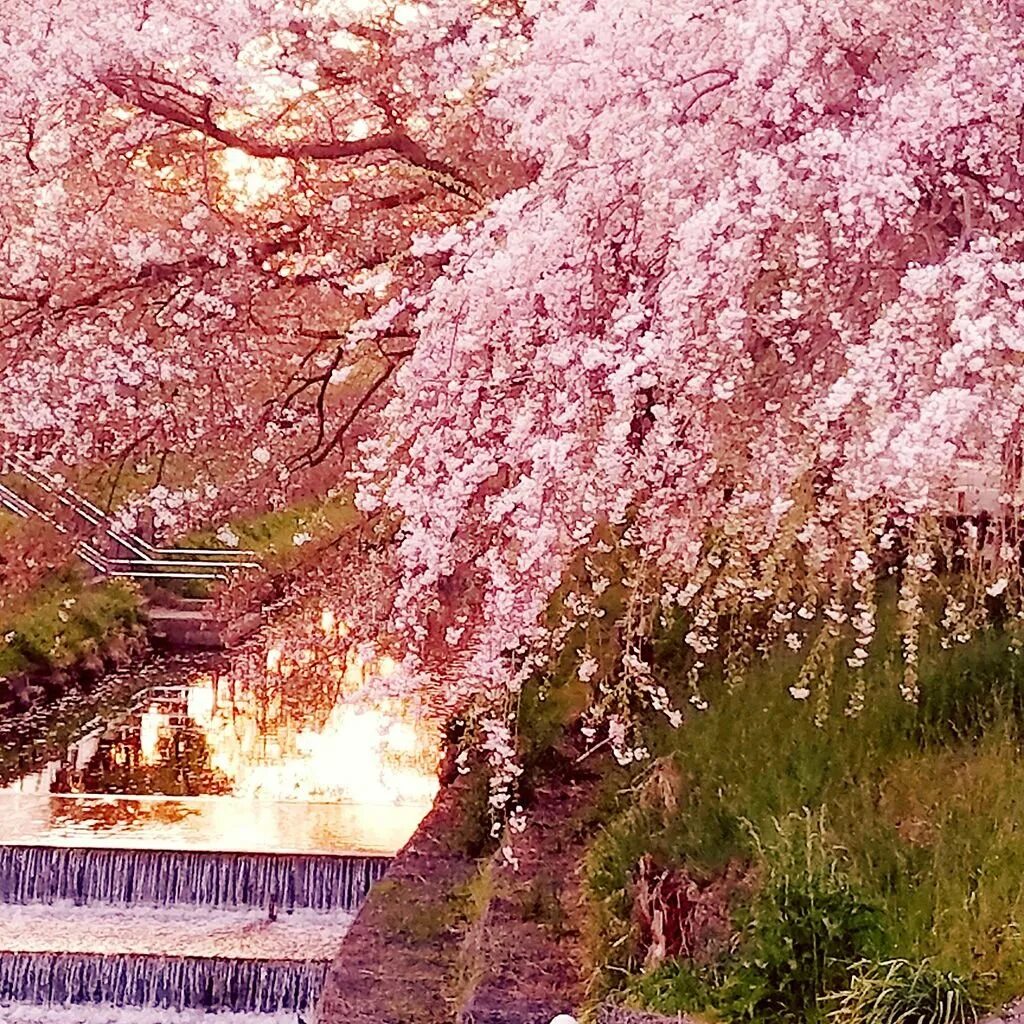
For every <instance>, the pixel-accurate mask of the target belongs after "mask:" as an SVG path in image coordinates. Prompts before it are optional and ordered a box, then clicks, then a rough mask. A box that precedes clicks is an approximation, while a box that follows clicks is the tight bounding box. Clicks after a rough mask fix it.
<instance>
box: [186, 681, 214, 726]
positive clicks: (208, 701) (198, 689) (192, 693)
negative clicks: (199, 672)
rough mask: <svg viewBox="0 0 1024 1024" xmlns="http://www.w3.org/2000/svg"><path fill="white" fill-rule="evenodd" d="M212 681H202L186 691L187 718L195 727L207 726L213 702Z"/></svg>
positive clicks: (210, 717)
mask: <svg viewBox="0 0 1024 1024" xmlns="http://www.w3.org/2000/svg"><path fill="white" fill-rule="evenodd" d="M215 699H216V698H215V694H214V691H213V680H212V679H209V678H205V679H203V680H202V681H201V682H199V683H197V684H195V685H194V686H190V687H189V690H188V716H189V718H191V719H192V721H194V722H195V723H196V724H197V725H199V726H205V725H209V723H210V720H211V719H212V718H213V708H214V702H215Z"/></svg>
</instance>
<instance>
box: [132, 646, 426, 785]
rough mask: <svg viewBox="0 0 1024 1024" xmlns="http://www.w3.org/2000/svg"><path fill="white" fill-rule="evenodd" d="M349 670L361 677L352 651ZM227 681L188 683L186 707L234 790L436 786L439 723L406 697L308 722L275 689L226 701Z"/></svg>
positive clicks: (344, 708)
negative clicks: (221, 684)
mask: <svg viewBox="0 0 1024 1024" xmlns="http://www.w3.org/2000/svg"><path fill="white" fill-rule="evenodd" d="M287 667H288V666H287V665H284V666H282V668H287ZM349 671H353V672H355V673H357V674H358V677H359V679H360V682H361V678H362V666H361V665H360V663H359V659H358V657H356V656H350V659H349V664H348V666H347V669H346V676H345V678H346V679H348V673H349ZM282 674H283V673H282ZM223 689H224V688H223V687H219V688H218V699H217V700H216V701H214V700H213V699H212V695H213V689H212V687H211V685H210V680H201V681H199V682H197V683H196V684H195V685H194V686H193V687H191V688H190V690H189V693H188V706H189V708H190V714H191V709H192V708H193V707H195V708H196V709H197V710H199V711H200V713H201V716H203V717H202V720H200V719H199V718H196V717H195V716H192V717H193V721H195V724H196V725H197V726H199V727H200V728H201V729H202V731H203V733H204V735H205V737H206V743H207V748H208V750H209V753H210V764H211V767H213V768H214V769H216V770H217V771H219V772H222V773H223V774H224V775H226V776H227V777H228V778H229V779H231V780H232V782H233V791H234V793H235V794H236V795H238V796H245V797H249V798H253V799H260V798H261V799H272V800H342V801H351V802H357V803H379V804H405V803H415V804H427V803H430V802H431V801H432V800H433V798H434V796H435V795H436V793H437V789H438V780H437V765H438V762H439V760H440V751H441V738H440V731H439V729H438V728H437V726H436V724H435V723H433V722H431V721H429V720H427V719H425V718H422V717H419V716H417V715H416V714H415V713H414V711H413V710H412V708H411V707H410V706H409V704H408V703H407V702H404V701H400V700H384V701H376V702H370V701H360V700H359V699H358V698H356V699H355V700H350V701H342V702H339V703H338V704H336V705H335V706H334V707H333V708H332V709H331V710H330V712H329V713H328V714H327V717H326V719H325V720H324V721H323V723H322V724H318V725H315V726H313V725H310V724H308V718H306V717H305V716H302V715H301V713H299V717H296V716H295V714H294V713H292V712H289V710H288V709H287V707H286V705H285V703H284V702H283V701H282V699H281V694H280V693H279V692H274V693H272V694H270V695H267V694H260V695H257V694H256V693H253V692H252V691H250V690H247V689H243V690H241V691H240V692H237V693H235V694H234V695H233V697H232V699H231V700H229V701H224V700H221V699H219V694H220V693H221V692H222V691H223ZM159 717H161V718H163V716H159ZM157 724H158V723H157ZM150 728H151V729H152V726H150Z"/></svg>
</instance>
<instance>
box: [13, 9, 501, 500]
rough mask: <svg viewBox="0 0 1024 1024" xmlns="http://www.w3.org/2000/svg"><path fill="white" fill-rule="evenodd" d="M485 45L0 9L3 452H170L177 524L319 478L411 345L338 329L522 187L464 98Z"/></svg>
mask: <svg viewBox="0 0 1024 1024" xmlns="http://www.w3.org/2000/svg"><path fill="white" fill-rule="evenodd" d="M499 15H500V16H501V17H500V18H499V17H498V16H499ZM488 25H499V26H501V28H502V31H503V32H505V33H506V34H507V35H508V37H509V39H510V40H512V39H514V38H515V35H516V32H517V28H516V25H517V22H516V19H515V18H514V17H511V20H510V17H509V16H508V15H507V12H503V11H502V9H501V7H500V4H499V5H497V6H496V7H495V8H494V9H493V10H492V9H491V8H490V7H488V5H486V4H485V5H475V4H455V5H449V4H445V5H440V6H439V7H438V8H437V9H434V10H431V9H429V8H422V9H418V8H412V7H410V6H408V5H403V4H400V3H384V2H382V3H365V2H362V3H352V4H346V3H341V2H338V3H326V2H323V3H318V4H307V3H295V4H277V3H272V2H269V0H239V2H237V3H236V2H233V0H232V2H231V3H227V4H220V3H217V4H208V3H193V2H188V0H169V2H163V0H161V2H151V0H138V2H136V3H129V4H123V3H113V2H104V0H93V2H89V3H83V4H78V3H75V4H58V5H56V6H54V5H52V4H37V3H30V2H21V3H17V4H15V5H14V7H13V9H10V10H8V9H5V22H4V28H3V35H2V36H0V51H2V56H3V58H4V60H3V70H2V71H0V79H2V81H0V84H2V86H3V90H2V91H3V93H4V99H3V101H2V103H0V177H2V181H3V184H4V200H3V203H2V206H0V226H2V229H3V231H2V236H0V238H2V242H0V265H2V266H3V270H4V281H5V284H4V286H3V288H0V378H2V382H3V391H4V395H3V404H4V409H5V415H4V418H3V422H2V424H0V454H2V453H3V451H4V449H5V448H6V449H8V450H13V451H18V452H22V453H26V452H27V453H29V454H31V455H32V456H33V457H36V458H41V459H43V460H45V461H50V462H56V463H58V464H61V465H63V464H75V463H78V464H82V463H84V464H90V463H95V462H100V463H102V464H104V465H108V464H110V463H114V464H115V465H127V466H128V468H129V471H130V469H131V467H132V466H133V465H135V464H140V465H141V464H149V465H150V466H154V467H162V466H163V465H164V462H165V460H166V458H167V457H168V456H172V457H173V456H183V455H184V456H188V457H189V459H188V461H187V462H186V463H185V470H184V475H185V477H186V479H187V482H188V491H189V496H190V498H191V499H192V500H190V501H188V502H184V503H181V504H184V505H187V506H188V507H189V508H190V509H191V510H192V511H193V512H202V511H204V510H205V509H208V508H209V507H210V505H211V503H213V502H217V501H219V503H220V504H221V505H222V506H224V505H228V506H230V505H231V504H232V503H235V504H240V505H241V504H244V503H245V502H246V501H247V500H251V499H250V498H249V496H250V495H252V494H253V493H254V492H258V493H260V494H262V495H263V497H264V499H266V498H267V497H268V496H271V495H273V496H276V497H277V498H278V499H279V500H284V499H285V498H286V497H287V496H288V495H289V494H291V493H293V492H294V490H295V489H296V488H298V489H301V490H305V491H313V492H316V491H323V490H324V489H326V487H327V486H329V485H330V483H331V482H332V479H333V481H336V480H337V478H338V477H339V476H340V474H341V470H340V469H339V466H341V465H344V452H343V451H342V450H341V449H342V448H343V446H344V442H345V441H346V440H347V439H348V435H349V434H355V433H358V428H359V427H360V425H361V423H362V422H363V421H364V420H365V419H366V417H367V415H368V414H370V413H372V411H373V409H374V408H375V406H376V403H377V401H378V399H379V393H380V392H381V391H382V389H383V387H384V385H385V384H386V383H387V382H388V381H389V380H390V378H391V377H392V375H393V373H394V371H395V369H396V367H397V366H398V365H399V364H400V362H401V361H402V360H403V359H405V358H406V357H407V356H408V354H409V353H410V351H411V341H412V339H411V335H410V334H409V332H408V329H407V327H406V326H405V325H403V324H402V323H401V322H396V323H394V324H393V325H392V326H391V328H390V329H389V330H387V331H380V332H377V331H371V330H363V331H359V330H358V329H356V328H357V325H358V324H359V323H360V322H362V321H363V320H365V319H367V318H368V317H370V316H371V315H372V314H373V313H374V312H375V311H376V309H377V307H378V306H380V305H381V304H382V303H383V302H386V301H387V300H388V299H389V298H390V297H391V296H392V294H393V293H395V292H398V291H400V290H401V288H402V287H404V286H405V284H406V283H407V282H408V281H409V280H414V281H417V282H418V281H421V280H422V279H423V277H424V276H425V275H429V274H431V273H432V272H433V271H432V270H431V268H430V266H429V265H424V261H423V260H421V259H419V258H418V257H416V256H414V255H413V254H412V253H411V251H410V246H411V240H412V238H413V236H414V234H416V233H417V232H428V233H436V232H440V231H443V230H444V229H445V228H446V227H447V226H448V225H450V224H452V223H458V222H460V221H462V220H464V219H465V218H466V217H468V216H472V215H474V214H475V213H476V212H477V211H478V210H480V209H481V208H482V207H483V206H484V204H485V203H486V201H487V199H488V197H489V196H491V195H492V194H495V192H497V191H501V190H502V189H503V188H505V187H507V184H508V183H509V182H512V181H515V180H516V175H517V174H520V173H521V172H520V171H519V170H518V169H517V167H516V165H515V164H514V162H512V161H509V160H508V159H507V158H506V157H505V156H504V151H503V149H502V147H501V145H500V140H499V139H498V138H496V137H494V136H493V135H489V134H488V128H489V124H490V122H482V121H479V122H478V121H477V120H475V119H474V117H473V116H472V111H473V110H474V104H473V101H472V99H471V98H467V96H466V94H467V93H469V92H471V91H472V90H473V89H474V88H478V86H477V79H479V78H480V77H481V76H482V74H483V73H484V72H485V71H486V66H485V65H486V61H484V60H483V59H482V57H481V56H480V55H481V54H482V53H484V51H487V53H488V55H489V57H488V59H492V58H493V59H497V54H496V51H495V52H491V51H492V50H494V47H492V46H490V43H491V42H494V41H495V40H494V39H492V36H493V35H494V33H493V32H492V31H491V30H490V29H488V28H487V26H488ZM474 33H475V34H476V35H478V36H479V39H477V38H475V36H474ZM455 51H457V52H458V53H459V54H461V57H462V59H460V60H459V61H458V62H457V63H456V62H455V61H454V56H453V53H454V52H455ZM474 55H476V57H474ZM474 59H476V60H478V62H479V63H480V67H479V68H478V69H474V67H473V66H472V64H471V63H467V61H472V60H474ZM446 60H447V61H448V64H450V67H449V68H448V70H444V68H445V61H446ZM424 66H431V67H433V68H434V70H435V71H436V73H435V74H433V75H431V76H430V80H429V84H428V83H427V81H426V80H425V78H424V76H423V73H422V68H423V67H424ZM456 77H457V78H458V81H456V80H455V78H456ZM172 462H173V458H172ZM318 467H322V469H320V471H319V473H316V472H313V470H315V469H317V468H318ZM296 470H301V471H302V472H301V473H297V472H295V471H296ZM179 475H182V473H179ZM197 477H198V478H199V480H200V483H201V482H202V481H203V480H205V485H200V486H196V484H197V480H196V478H197ZM257 481H258V483H257ZM156 482H157V483H159V484H164V483H171V484H172V485H173V483H174V481H173V480H172V479H171V478H170V474H168V479H165V478H164V477H163V476H161V475H160V474H158V475H157V480H156ZM254 485H255V486H254ZM182 486H184V484H182ZM172 489H173V487H172ZM161 493H163V492H162V491H161Z"/></svg>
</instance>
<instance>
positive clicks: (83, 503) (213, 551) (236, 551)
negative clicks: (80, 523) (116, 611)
mask: <svg viewBox="0 0 1024 1024" xmlns="http://www.w3.org/2000/svg"><path fill="white" fill-rule="evenodd" d="M10 457H11V459H12V460H14V461H15V462H17V463H19V464H20V466H21V468H20V469H19V470H18V472H20V473H21V475H22V476H25V477H27V478H28V479H29V480H31V481H32V482H33V483H34V484H36V486H38V487H41V488H43V490H45V491H48V492H49V493H50V494H53V495H54V496H55V497H56V498H57V500H58V501H60V502H62V503H63V504H64V505H67V506H68V507H69V508H71V509H72V511H75V512H76V513H77V514H78V515H80V516H81V517H82V518H83V519H85V520H86V521H87V522H90V523H92V525H93V526H97V527H98V526H100V525H102V524H104V523H112V520H111V518H110V516H109V515H108V513H106V512H104V511H103V509H101V508H99V506H97V505H95V504H94V503H93V502H91V501H90V500H89V499H88V498H86V497H83V496H82V495H81V494H79V493H78V492H77V491H76V490H75V489H74V488H73V487H70V486H69V485H67V484H61V483H60V482H59V481H58V480H57V479H56V478H55V477H53V476H51V475H50V474H49V473H47V472H46V471H45V470H42V469H40V468H39V467H38V466H34V465H32V464H31V463H30V462H29V461H28V460H27V459H26V458H25V457H24V456H23V455H19V454H17V453H14V454H13V455H11V456H10ZM40 477H42V479H40ZM51 485H52V486H51ZM56 487H61V488H62V490H61V492H60V493H58V492H57V491H56V490H55V488H56ZM64 495H67V496H69V497H71V498H73V499H74V500H75V501H76V502H78V505H79V507H78V508H75V507H74V506H73V505H72V504H71V503H70V502H69V501H68V500H67V499H66V498H65V497H64ZM87 513H91V515H90V514H87ZM95 517H98V518H95ZM112 529H114V530H115V532H117V533H121V531H119V530H117V528H116V527H112ZM107 532H108V533H109V532H110V530H108V531H107ZM123 537H127V538H128V539H130V540H131V541H132V542H133V543H134V544H137V545H139V546H140V547H142V548H144V549H146V550H147V551H149V552H151V553H152V554H154V555H232V556H234V555H238V556H239V557H241V556H244V555H255V554H256V552H255V551H251V550H248V549H245V548H160V547H154V546H153V545H152V544H150V543H148V542H147V541H145V540H143V539H142V538H141V537H138V536H136V535H135V534H122V536H120V537H113V539H114V540H117V541H118V542H119V543H123V539H122V538H123ZM124 546H125V547H130V545H128V544H125V545H124ZM136 553H137V554H139V555H141V556H142V557H146V556H145V555H143V554H142V552H136ZM257 568H258V566H257Z"/></svg>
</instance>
